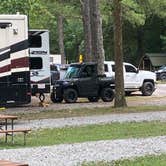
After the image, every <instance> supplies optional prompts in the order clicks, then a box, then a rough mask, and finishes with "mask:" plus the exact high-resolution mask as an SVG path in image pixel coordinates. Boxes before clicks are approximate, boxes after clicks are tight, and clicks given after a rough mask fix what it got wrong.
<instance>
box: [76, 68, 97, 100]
mask: <svg viewBox="0 0 166 166" xmlns="http://www.w3.org/2000/svg"><path fill="white" fill-rule="evenodd" d="M96 71H97V69H96V66H95V65H87V66H85V68H83V69H82V71H81V73H80V79H79V82H78V90H79V95H80V96H82V97H89V96H98V89H99V85H98V79H97V73H96Z"/></svg>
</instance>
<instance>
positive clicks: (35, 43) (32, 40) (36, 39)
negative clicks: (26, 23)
mask: <svg viewBox="0 0 166 166" xmlns="http://www.w3.org/2000/svg"><path fill="white" fill-rule="evenodd" d="M28 40H29V47H30V48H40V47H41V46H42V40H41V36H39V35H34V36H33V35H32V36H29V39H28Z"/></svg>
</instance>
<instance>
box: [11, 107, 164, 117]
mask: <svg viewBox="0 0 166 166" xmlns="http://www.w3.org/2000/svg"><path fill="white" fill-rule="evenodd" d="M148 111H166V106H139V107H138V106H137V107H127V108H114V107H109V108H91V109H90V108H85V109H83V108H80V109H73V110H69V109H68V110H59V111H58V110H45V111H41V112H35V111H34V113H17V114H14V115H17V116H18V117H19V119H21V120H33V119H49V118H67V117H80V116H92V115H104V114H111V113H132V112H148Z"/></svg>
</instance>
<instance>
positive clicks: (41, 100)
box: [39, 93, 45, 102]
mask: <svg viewBox="0 0 166 166" xmlns="http://www.w3.org/2000/svg"><path fill="white" fill-rule="evenodd" d="M39 100H40V102H43V101H44V100H45V95H44V94H43V93H40V95H39Z"/></svg>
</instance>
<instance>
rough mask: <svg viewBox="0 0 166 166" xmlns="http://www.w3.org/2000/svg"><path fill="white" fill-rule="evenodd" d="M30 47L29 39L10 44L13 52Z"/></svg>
mask: <svg viewBox="0 0 166 166" xmlns="http://www.w3.org/2000/svg"><path fill="white" fill-rule="evenodd" d="M27 48H28V40H23V41H21V42H19V43H15V44H13V45H11V46H10V49H11V50H10V52H11V53H15V52H18V51H22V50H25V49H27Z"/></svg>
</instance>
